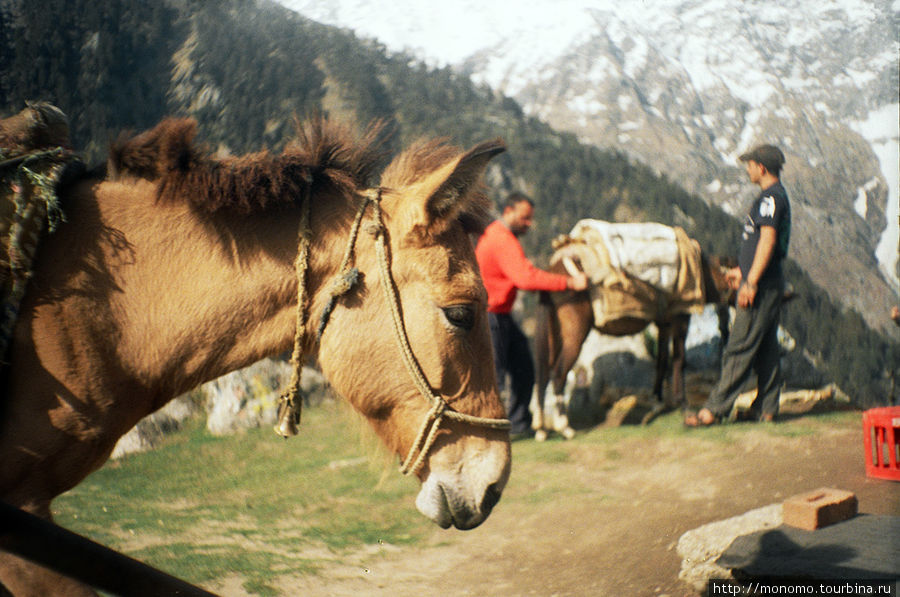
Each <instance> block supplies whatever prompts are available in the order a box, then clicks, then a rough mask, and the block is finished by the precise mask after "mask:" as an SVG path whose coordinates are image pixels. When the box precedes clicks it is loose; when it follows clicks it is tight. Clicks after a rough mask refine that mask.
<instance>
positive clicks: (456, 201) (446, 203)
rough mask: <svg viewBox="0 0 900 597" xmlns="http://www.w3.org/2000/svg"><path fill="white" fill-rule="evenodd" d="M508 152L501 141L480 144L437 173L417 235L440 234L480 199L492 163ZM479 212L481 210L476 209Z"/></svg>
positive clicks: (415, 228)
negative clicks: (497, 157)
mask: <svg viewBox="0 0 900 597" xmlns="http://www.w3.org/2000/svg"><path fill="white" fill-rule="evenodd" d="M504 151H506V145H505V144H504V143H503V141H502V140H501V139H494V140H493V141H486V142H484V143H480V144H479V145H476V146H475V147H473V148H472V149H470V150H469V151H467V152H466V153H464V154H463V155H461V156H459V157H458V158H456V159H454V160H451V161H450V162H448V163H447V164H445V165H444V166H442V167H440V168H438V169H437V170H435V172H434V173H433V174H432V175H431V176H429V177H428V179H427V183H426V185H425V189H426V191H425V193H423V195H424V196H425V200H424V204H423V205H422V206H421V211H420V212H419V215H418V217H416V218H415V220H417V221H416V222H414V224H413V232H417V233H419V234H438V233H440V232H441V231H443V230H445V229H446V228H447V226H448V225H449V224H450V223H451V222H453V221H454V220H455V219H456V218H457V217H459V216H460V214H461V213H463V212H466V211H468V210H470V209H471V208H472V204H471V202H473V201H476V200H478V199H477V198H478V196H479V195H480V193H479V192H478V191H479V187H480V186H481V184H482V176H483V175H484V170H485V168H487V164H488V162H489V161H490V160H491V158H493V157H494V156H496V155H498V154H501V153H503V152H504ZM475 211H478V209H477V208H476V210H475Z"/></svg>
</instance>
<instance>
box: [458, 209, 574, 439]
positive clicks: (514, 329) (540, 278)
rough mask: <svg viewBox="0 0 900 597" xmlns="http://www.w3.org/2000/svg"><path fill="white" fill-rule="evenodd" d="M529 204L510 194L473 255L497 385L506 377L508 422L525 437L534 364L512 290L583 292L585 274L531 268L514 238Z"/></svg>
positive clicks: (529, 213) (523, 226) (528, 220)
mask: <svg viewBox="0 0 900 597" xmlns="http://www.w3.org/2000/svg"><path fill="white" fill-rule="evenodd" d="M533 218H534V203H533V202H532V201H531V199H530V198H528V196H527V195H524V194H522V193H513V194H511V195H510V196H509V197H507V199H506V202H505V203H504V205H503V214H502V215H501V217H500V219H498V220H496V221H494V222H493V223H491V224H490V225H489V226H488V227H487V228H486V229H485V231H484V234H482V235H481V238H479V239H478V245H477V246H476V247H475V257H476V258H477V259H478V267H479V268H480V269H481V278H482V280H483V281H484V287H485V289H487V295H488V319H489V321H490V326H491V339H492V341H493V343H494V365H495V366H496V368H497V384H498V385H499V386H500V389H501V390H503V388H504V387H505V386H506V375H507V374H509V377H510V396H509V420H510V422H511V423H512V429H511V433H512V434H513V435H526V434H527V435H530V434H531V433H532V431H531V413H530V412H529V410H528V404H529V402H530V401H531V392H532V388H533V387H534V362H533V361H532V358H531V349H530V348H529V345H528V338H526V337H525V334H524V333H523V332H522V330H521V328H519V325H518V324H517V323H516V321H515V320H514V319H513V317H512V314H511V311H512V308H513V303H515V301H516V292H517V290H519V289H521V290H549V291H563V290H584V289H585V288H587V285H588V280H587V277H586V276H585V275H584V274H583V273H580V274H579V275H578V276H577V277H569V276H564V275H560V274H552V273H550V272H545V271H544V270H541V269H538V268H537V267H535V266H534V265H533V264H532V263H531V262H530V261H529V260H528V258H527V257H525V251H524V250H523V249H522V245H521V243H519V239H518V237H519V236H521V235H523V234H525V232H527V231H528V229H529V228H531V225H532V222H533Z"/></svg>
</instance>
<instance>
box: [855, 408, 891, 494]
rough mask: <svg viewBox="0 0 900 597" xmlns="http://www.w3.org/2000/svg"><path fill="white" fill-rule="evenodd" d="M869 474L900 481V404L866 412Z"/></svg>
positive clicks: (864, 417)
mask: <svg viewBox="0 0 900 597" xmlns="http://www.w3.org/2000/svg"><path fill="white" fill-rule="evenodd" d="M863 445H864V446H865V449H866V475H868V476H869V477H877V478H879V479H890V480H891V481H900V406H887V407H884V408H872V409H869V410H867V411H865V412H864V413H863Z"/></svg>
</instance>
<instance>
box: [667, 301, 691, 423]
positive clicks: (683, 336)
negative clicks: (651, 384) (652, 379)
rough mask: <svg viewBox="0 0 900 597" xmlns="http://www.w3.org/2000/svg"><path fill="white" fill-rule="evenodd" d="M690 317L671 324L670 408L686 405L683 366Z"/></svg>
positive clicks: (681, 318) (680, 318) (685, 357)
mask: <svg viewBox="0 0 900 597" xmlns="http://www.w3.org/2000/svg"><path fill="white" fill-rule="evenodd" d="M689 324H690V315H685V316H684V317H679V318H678V319H676V320H675V322H673V324H672V398H671V400H670V401H669V402H668V406H669V407H670V408H678V407H679V406H682V405H684V404H687V396H686V395H685V389H684V365H685V361H686V359H687V349H686V343H687V334H688V325H689Z"/></svg>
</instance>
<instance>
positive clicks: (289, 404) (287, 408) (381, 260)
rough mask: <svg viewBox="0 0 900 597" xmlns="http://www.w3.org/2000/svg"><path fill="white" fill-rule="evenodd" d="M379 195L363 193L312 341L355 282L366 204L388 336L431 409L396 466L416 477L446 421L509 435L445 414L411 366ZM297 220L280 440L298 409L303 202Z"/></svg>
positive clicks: (305, 234)
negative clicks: (293, 317) (292, 328)
mask: <svg viewBox="0 0 900 597" xmlns="http://www.w3.org/2000/svg"><path fill="white" fill-rule="evenodd" d="M381 194H382V189H381V188H380V187H378V188H374V189H368V190H366V191H365V192H364V193H363V202H362V205H361V206H360V208H359V211H358V212H357V214H356V218H355V220H354V221H353V226H352V227H351V229H350V236H349V238H348V242H347V248H346V250H345V252H344V258H343V260H342V262H341V267H340V270H339V272H338V275H337V276H336V277H335V279H334V282H333V283H332V288H331V296H330V297H329V299H328V303H327V304H326V306H325V309H324V310H323V312H322V316H321V320H320V322H319V328H318V337H319V338H321V335H322V332H323V331H324V330H325V326H326V325H327V324H328V319H329V317H330V315H331V311H332V309H333V308H334V305H335V303H336V301H337V299H338V298H339V297H340V296H341V295H343V294H344V293H346V292H347V291H349V290H350V288H352V287H353V285H354V284H355V283H356V281H357V279H358V270H357V269H356V268H355V267H352V266H351V263H352V261H353V254H354V247H355V246H356V238H357V236H358V233H359V227H360V223H361V222H362V219H363V216H364V215H365V212H366V209H367V208H368V206H369V204H371V205H372V209H373V216H374V222H372V224H371V225H370V226H369V227H368V229H367V231H368V232H369V233H370V234H372V236H374V237H375V253H376V256H377V259H378V266H379V272H380V274H381V287H382V288H383V289H384V293H385V299H386V300H387V303H388V305H389V306H390V311H391V320H392V322H393V324H394V326H393V327H394V335H395V338H396V340H397V344H398V346H399V348H400V353H401V355H402V357H403V364H404V365H405V366H406V370H407V372H409V374H410V376H411V377H412V380H413V383H414V384H415V386H416V388H417V389H418V390H419V393H420V394H422V396H423V397H424V398H425V399H426V400H427V401H428V402H429V403H430V404H431V409H430V410H429V411H428V416H427V417H426V418H425V420H424V421H423V422H422V425H421V426H420V427H419V432H418V434H417V435H416V439H415V441H414V442H413V444H412V446H411V447H410V450H409V454H407V456H406V459H405V460H404V461H403V463H402V464H401V466H400V472H401V473H403V474H404V475H408V474H410V473H415V472H416V471H418V470H419V469H420V468H421V467H422V464H423V463H424V462H425V458H426V456H427V455H428V452H429V451H430V450H431V447H432V445H433V444H434V441H435V439H436V438H437V433H438V429H439V427H440V425H441V421H442V420H443V419H444V418H447V419H449V420H451V421H459V422H462V423H468V424H470V425H477V426H480V427H488V428H491V429H506V430H508V429H510V422H509V420H508V419H492V418H487V417H476V416H473V415H467V414H465V413H461V412H457V411H455V410H453V409H452V408H450V405H449V404H448V403H447V401H446V400H444V398H443V397H442V396H439V395H437V394H435V393H434V391H433V390H432V389H431V386H429V385H428V381H427V380H426V379H425V374H424V373H423V372H422V368H421V366H420V365H419V362H418V361H417V360H416V357H415V354H414V353H413V351H412V348H411V347H410V345H409V338H408V336H407V334H406V327H405V326H404V324H403V317H402V316H401V314H400V297H399V294H398V292H397V288H396V286H395V285H394V280H393V277H392V276H391V264H390V258H389V256H388V250H387V235H386V229H385V226H384V219H383V217H382V211H381ZM304 203H305V204H306V206H305V207H303V215H302V217H301V223H300V248H299V250H298V253H297V261H296V262H295V267H296V269H297V281H298V305H297V333H296V334H295V337H294V353H293V355H292V357H291V362H292V364H293V367H294V372H293V374H292V378H291V385H290V388H289V390H288V392H287V393H286V394H284V395H282V396H281V398H280V404H279V409H278V420H279V423H278V425H277V426H276V427H275V432H276V433H278V434H279V435H282V436H283V437H288V436H290V435H296V434H297V424H298V423H299V422H300V405H301V401H300V400H299V399H298V397H297V393H298V391H299V386H300V384H299V377H300V368H301V365H302V364H301V362H300V357H301V354H302V349H301V344H302V340H303V331H302V330H303V328H304V327H305V324H306V302H307V297H306V289H305V286H306V269H307V267H308V259H309V243H310V231H309V207H308V205H309V198H308V197H307V200H306V201H305V202H304Z"/></svg>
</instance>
